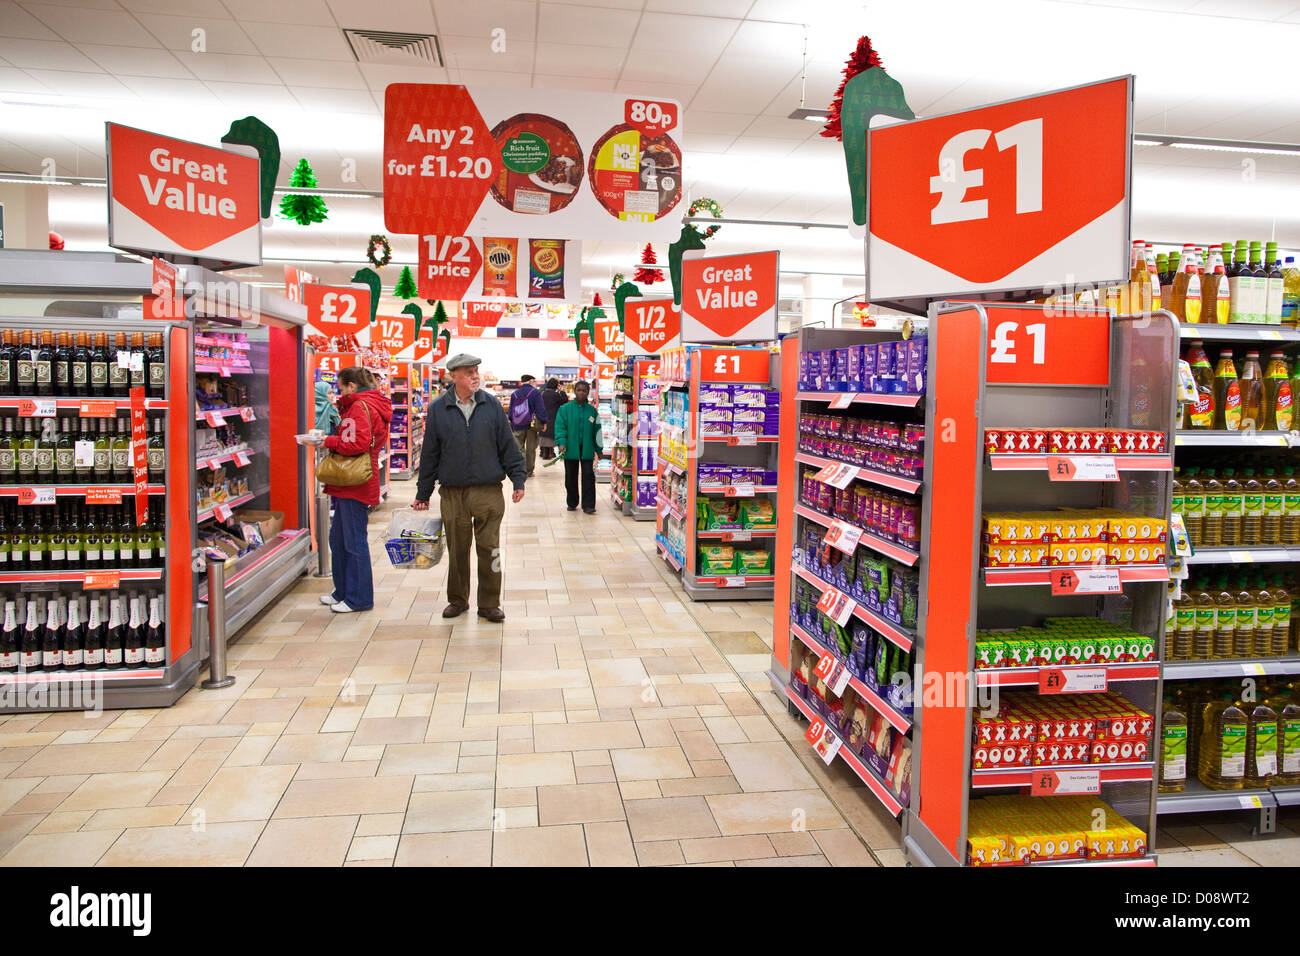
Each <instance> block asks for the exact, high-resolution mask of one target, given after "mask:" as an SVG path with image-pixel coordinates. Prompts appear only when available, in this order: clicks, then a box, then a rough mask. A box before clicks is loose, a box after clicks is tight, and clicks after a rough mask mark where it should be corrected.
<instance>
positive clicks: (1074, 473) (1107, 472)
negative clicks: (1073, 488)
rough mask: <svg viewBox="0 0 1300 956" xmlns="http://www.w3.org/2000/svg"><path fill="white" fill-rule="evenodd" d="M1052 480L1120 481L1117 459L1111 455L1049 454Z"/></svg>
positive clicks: (1048, 464)
mask: <svg viewBox="0 0 1300 956" xmlns="http://www.w3.org/2000/svg"><path fill="white" fill-rule="evenodd" d="M1047 477H1049V478H1050V479H1052V481H1119V471H1118V469H1117V468H1116V467H1115V459H1114V458H1112V457H1111V456H1109V455H1048V456H1047Z"/></svg>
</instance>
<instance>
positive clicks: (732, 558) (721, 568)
mask: <svg viewBox="0 0 1300 956" xmlns="http://www.w3.org/2000/svg"><path fill="white" fill-rule="evenodd" d="M735 571H736V550H735V548H733V547H731V545H729V544H711V545H701V546H700V575H701V576H709V575H718V574H734V573H735Z"/></svg>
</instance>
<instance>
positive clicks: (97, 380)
mask: <svg viewBox="0 0 1300 956" xmlns="http://www.w3.org/2000/svg"><path fill="white" fill-rule="evenodd" d="M93 341H94V345H93V347H92V348H91V350H90V394H91V395H94V396H96V397H97V398H103V397H105V396H106V395H109V394H111V392H110V391H109V387H108V347H107V346H108V335H107V333H105V332H96V333H95V337H94V340H93Z"/></svg>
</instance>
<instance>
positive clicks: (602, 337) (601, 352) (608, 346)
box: [596, 319, 627, 362]
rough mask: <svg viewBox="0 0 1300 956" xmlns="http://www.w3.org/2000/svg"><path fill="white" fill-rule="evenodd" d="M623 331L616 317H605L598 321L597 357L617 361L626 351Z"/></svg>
mask: <svg viewBox="0 0 1300 956" xmlns="http://www.w3.org/2000/svg"><path fill="white" fill-rule="evenodd" d="M626 351H627V349H626V347H625V346H624V342H623V331H622V329H620V328H619V327H618V321H617V320H615V319H605V320H603V321H599V322H597V323H596V352H597V357H600V358H604V359H606V360H609V361H613V362H617V361H618V360H619V359H621V358H622V357H623V356H624V354H625V353H626Z"/></svg>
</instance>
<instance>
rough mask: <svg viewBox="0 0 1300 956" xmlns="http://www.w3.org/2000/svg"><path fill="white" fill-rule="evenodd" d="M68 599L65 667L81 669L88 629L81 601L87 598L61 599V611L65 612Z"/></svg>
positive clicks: (64, 648)
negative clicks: (64, 602)
mask: <svg viewBox="0 0 1300 956" xmlns="http://www.w3.org/2000/svg"><path fill="white" fill-rule="evenodd" d="M65 600H66V601H67V609H66V617H65V620H66V621H67V624H65V625H64V628H63V669H64V670H80V669H81V665H82V661H83V660H84V657H85V641H86V631H85V625H84V624H83V623H82V622H83V620H84V618H83V617H82V610H81V602H82V601H84V600H85V598H82V597H73V598H63V599H60V607H59V611H60V613H65V611H64V608H63V606H62V602H63V601H65Z"/></svg>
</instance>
